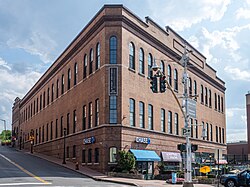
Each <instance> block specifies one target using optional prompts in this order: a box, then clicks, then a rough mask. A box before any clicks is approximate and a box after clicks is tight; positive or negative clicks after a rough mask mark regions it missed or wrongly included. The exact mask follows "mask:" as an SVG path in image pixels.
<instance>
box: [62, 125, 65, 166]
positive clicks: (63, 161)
mask: <svg viewBox="0 0 250 187" xmlns="http://www.w3.org/2000/svg"><path fill="white" fill-rule="evenodd" d="M65 137H66V128H64V129H63V162H62V163H63V164H66V161H65V160H66V158H65V157H66V155H65Z"/></svg>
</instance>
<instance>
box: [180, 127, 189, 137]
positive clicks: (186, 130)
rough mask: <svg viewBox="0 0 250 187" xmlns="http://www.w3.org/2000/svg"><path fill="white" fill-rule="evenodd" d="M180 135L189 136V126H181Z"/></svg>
mask: <svg viewBox="0 0 250 187" xmlns="http://www.w3.org/2000/svg"><path fill="white" fill-rule="evenodd" d="M182 136H191V129H190V127H189V128H182Z"/></svg>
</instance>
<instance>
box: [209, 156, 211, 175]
mask: <svg viewBox="0 0 250 187" xmlns="http://www.w3.org/2000/svg"><path fill="white" fill-rule="evenodd" d="M209 159H210V171H211V161H212V155H211V154H210V155H209Z"/></svg>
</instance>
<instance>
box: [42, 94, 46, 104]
mask: <svg viewBox="0 0 250 187" xmlns="http://www.w3.org/2000/svg"><path fill="white" fill-rule="evenodd" d="M45 101H46V97H45V92H43V108H45Z"/></svg>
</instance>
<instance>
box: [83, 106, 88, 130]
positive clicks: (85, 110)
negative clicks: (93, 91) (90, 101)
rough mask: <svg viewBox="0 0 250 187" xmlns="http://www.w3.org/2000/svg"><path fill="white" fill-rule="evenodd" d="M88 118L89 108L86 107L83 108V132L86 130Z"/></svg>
mask: <svg viewBox="0 0 250 187" xmlns="http://www.w3.org/2000/svg"><path fill="white" fill-rule="evenodd" d="M86 118H87V107H86V105H84V106H83V107H82V130H85V129H86Z"/></svg>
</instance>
